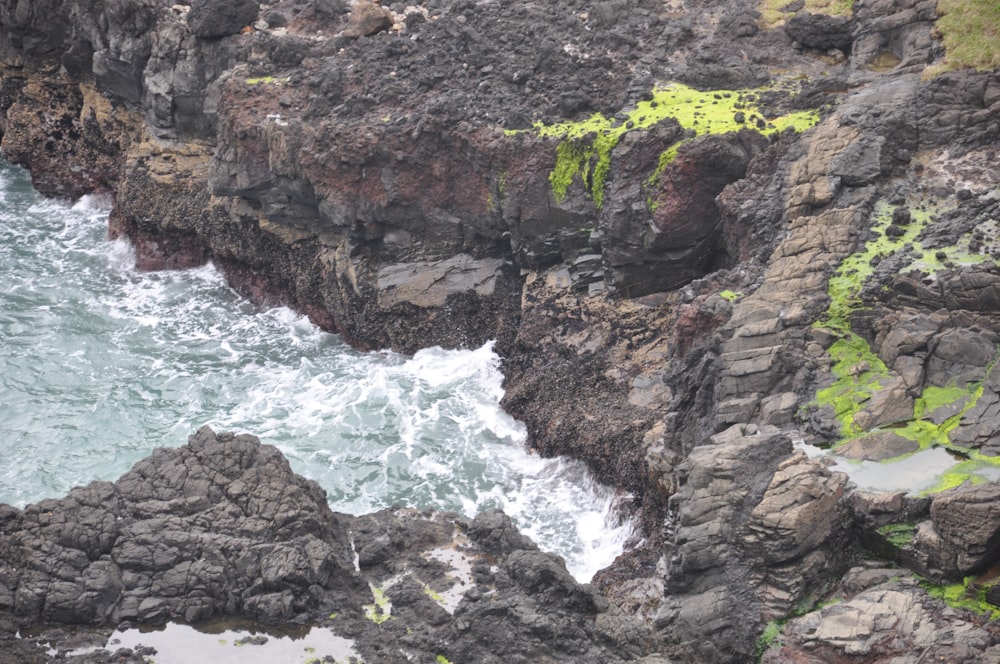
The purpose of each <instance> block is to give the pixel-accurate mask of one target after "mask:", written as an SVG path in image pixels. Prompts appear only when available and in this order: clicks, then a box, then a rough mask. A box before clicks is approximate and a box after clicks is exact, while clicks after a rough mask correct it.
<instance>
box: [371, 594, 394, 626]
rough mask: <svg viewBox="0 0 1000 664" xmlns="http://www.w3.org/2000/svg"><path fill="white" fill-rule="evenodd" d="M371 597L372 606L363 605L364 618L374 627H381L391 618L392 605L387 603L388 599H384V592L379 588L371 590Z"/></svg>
mask: <svg viewBox="0 0 1000 664" xmlns="http://www.w3.org/2000/svg"><path fill="white" fill-rule="evenodd" d="M372 597H373V598H374V600H375V601H374V602H373V603H372V604H365V605H364V610H365V618H368V620H370V621H372V622H373V623H375V624H376V625H381V624H382V623H384V622H385V621H386V620H389V618H391V617H392V616H391V615H390V614H391V612H392V605H391V604H390V603H389V598H388V597H386V594H385V592H384V591H383V590H382V589H381V588H372Z"/></svg>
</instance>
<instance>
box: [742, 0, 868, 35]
mask: <svg viewBox="0 0 1000 664" xmlns="http://www.w3.org/2000/svg"><path fill="white" fill-rule="evenodd" d="M792 4H793V3H789V2H786V0H761V2H760V5H759V7H760V13H761V23H762V24H763V26H764V27H767V28H769V27H773V26H776V25H780V24H781V23H783V22H784V20H785V19H786V18H788V17H790V16H792V14H793V13H794V12H789V11H787V9H786V8H787V7H789V6H790V5H792ZM853 5H854V0H805V4H804V6H802V7H800V8H799V9H798V11H807V12H810V13H812V14H827V15H828V16H850V15H851V11H852V7H853Z"/></svg>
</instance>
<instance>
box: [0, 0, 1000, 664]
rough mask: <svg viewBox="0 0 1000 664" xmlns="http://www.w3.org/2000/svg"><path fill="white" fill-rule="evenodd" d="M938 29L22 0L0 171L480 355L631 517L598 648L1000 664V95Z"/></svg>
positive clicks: (531, 6)
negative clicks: (97, 197) (943, 455)
mask: <svg viewBox="0 0 1000 664" xmlns="http://www.w3.org/2000/svg"><path fill="white" fill-rule="evenodd" d="M777 4H779V5H780V4H781V3H777ZM821 5H822V6H821ZM980 5H982V7H980ZM987 5H989V3H969V7H970V8H972V9H970V11H975V10H976V8H977V7H978V8H980V10H982V11H985V12H989V11H993V12H995V8H993V9H992V10H991V9H990V8H989V7H987ZM952 12H953V13H952V19H954V17H955V15H956V14H960V13H961V12H958V11H956V10H954V9H952ZM943 13H944V9H941V10H940V11H939V8H938V7H937V4H936V3H935V2H933V1H930V0H924V1H917V0H864V1H861V0H859V1H858V2H855V3H854V5H853V6H846V5H839V6H838V5H837V4H836V3H813V2H811V1H810V2H805V1H803V0H800V1H799V2H793V3H790V4H787V5H784V6H781V7H777V8H775V7H774V6H772V3H756V2H718V1H714V0H684V1H671V2H664V1H660V0H643V1H641V2H633V3H626V2H619V1H617V0H609V1H604V2H596V1H595V2H587V1H582V0H578V1H571V2H565V3H559V4H558V5H556V6H553V5H551V4H545V3H536V2H529V1H518V2H492V1H489V0H484V1H478V2H477V1H473V0H428V1H426V2H423V3H419V4H414V5H406V4H404V3H396V4H393V5H391V7H383V6H379V5H376V4H371V3H367V2H356V3H354V4H348V3H344V2H341V1H339V0H312V1H308V2H307V1H303V0H275V1H273V2H265V3H261V4H258V3H256V2H248V1H244V0H202V1H201V2H194V1H193V0H192V2H191V3H190V4H189V5H188V4H171V3H168V2H166V1H161V0H103V1H99V0H39V1H35V2H24V1H15V0H6V1H5V2H2V3H0V26H2V29H0V109H3V113H2V116H0V132H2V141H0V148H2V153H3V156H4V157H5V158H6V159H8V160H11V161H15V162H17V163H21V164H24V165H25V166H27V167H28V168H29V169H30V170H31V172H32V175H33V178H34V181H35V184H36V186H37V187H38V188H39V189H40V190H41V191H43V192H45V193H48V194H51V195H57V196H76V195H79V194H82V193H86V192H89V191H93V190H106V191H109V192H110V193H111V194H112V195H113V198H114V209H113V212H112V228H111V232H112V233H113V234H124V235H127V236H128V237H129V238H130V239H131V240H132V241H133V242H134V243H135V245H136V247H137V249H138V255H139V262H140V265H141V266H142V267H144V268H147V269H163V268H173V267H183V266H187V265H193V264H197V263H200V262H203V261H206V260H209V259H211V260H213V261H214V262H215V263H216V264H217V265H219V266H220V267H221V268H222V269H223V270H224V271H225V272H226V273H227V275H228V276H229V278H230V280H231V282H232V283H233V285H234V286H235V287H236V288H238V289H239V290H241V291H242V292H244V293H245V294H247V295H248V296H250V297H252V298H254V299H255V300H257V301H261V302H283V303H287V304H290V305H292V306H295V307H297V308H299V309H300V310H302V311H305V312H307V313H308V314H309V315H310V316H311V317H312V318H313V319H314V320H315V321H316V322H317V323H319V324H320V325H322V326H324V327H326V328H327V329H330V330H334V331H337V332H339V333H340V334H342V335H343V336H344V338H345V339H347V340H349V341H350V342H351V343H353V344H355V345H357V346H359V347H362V348H375V347H388V348H394V349H397V350H400V351H404V352H406V351H413V350H415V349H417V348H420V347H423V346H427V345H433V344H440V345H445V346H475V345H479V344H481V343H483V342H484V341H485V340H487V339H497V342H498V343H497V346H496V347H497V350H498V352H500V354H501V355H502V356H503V357H504V362H505V364H504V367H505V369H504V371H505V375H506V376H507V386H506V387H507V395H506V397H505V406H506V407H507V408H508V410H509V411H510V412H511V413H512V414H514V415H516V416H517V417H519V418H520V419H522V420H523V421H524V422H525V423H526V424H527V426H528V429H529V432H530V436H531V444H532V445H533V446H534V447H536V448H537V449H538V450H539V451H541V452H542V453H544V454H569V455H572V456H575V457H578V458H581V459H584V460H585V461H587V462H588V463H589V464H590V466H591V467H592V468H593V469H594V471H595V472H596V473H597V475H598V476H599V477H600V478H601V479H602V480H603V481H605V482H608V483H612V484H615V485H616V486H620V487H622V488H623V489H626V490H628V491H629V492H630V493H631V495H633V496H634V498H635V500H634V503H635V504H634V508H635V509H636V510H637V511H638V513H639V514H641V519H642V523H643V525H644V528H645V539H644V542H643V544H642V545H640V546H638V547H637V548H636V549H635V550H633V551H631V552H629V553H627V554H626V555H625V556H623V557H622V558H621V559H620V560H619V561H618V562H617V563H616V564H615V565H614V566H612V567H611V568H609V569H608V570H605V571H604V572H602V573H601V574H600V575H599V576H598V577H597V579H595V583H596V584H597V585H598V586H599V587H600V589H601V591H602V592H603V594H604V597H606V598H607V600H608V601H610V604H611V606H613V607H614V610H615V611H616V612H620V613H616V614H615V615H621V616H628V617H629V618H628V619H629V620H633V619H637V620H638V622H637V623H635V624H637V625H639V626H638V627H635V629H637V630H639V632H641V635H640V636H637V635H636V634H638V632H636V633H633V632H631V631H628V630H632V629H633V628H632V627H629V628H628V630H626V631H628V633H629V634H632V637H629V638H625V637H622V636H621V634H622V633H623V632H616V634H617V635H618V636H616V637H615V638H618V639H619V641H620V643H625V642H628V643H629V644H630V645H629V646H628V647H624V646H623V647H622V648H621V650H620V652H617V653H616V655H615V656H616V657H620V658H622V659H626V660H627V659H630V658H637V657H639V656H641V655H645V654H647V653H652V652H659V653H661V655H659V656H660V657H662V658H665V659H666V658H673V659H675V660H676V661H698V662H722V661H726V662H730V661H731V662H742V661H752V660H753V659H754V658H757V657H761V658H763V659H764V660H765V661H803V662H806V661H866V662H867V661H870V662H883V661H884V662H889V661H894V662H917V661H933V659H932V658H937V659H939V660H941V661H970V662H971V661H993V660H997V659H1000V648H998V647H997V646H996V644H997V643H998V641H997V634H996V625H995V624H994V623H993V622H992V621H991V620H990V617H991V616H992V615H993V614H995V612H996V609H994V608H993V606H994V604H993V603H991V602H993V601H994V600H996V597H997V594H998V593H996V592H995V591H994V590H993V584H994V583H995V581H996V565H997V563H1000V509H998V508H997V507H996V505H997V504H1000V503H997V499H998V498H1000V484H997V483H996V481H995V480H996V479H997V477H998V476H1000V475H998V473H997V472H996V471H995V468H996V467H997V466H998V465H1000V458H998V456H997V455H998V453H1000V442H998V441H1000V425H998V424H997V421H998V420H997V417H996V411H997V408H998V403H1000V378H998V377H997V371H1000V370H998V369H996V358H997V348H998V342H1000V336H998V335H1000V269H998V261H1000V245H998V244H997V232H998V227H997V225H998V223H1000V183H998V179H1000V178H998V171H997V168H996V161H997V156H998V152H997V147H996V146H997V144H998V141H1000V73H998V71H997V69H988V68H986V69H980V70H976V69H973V68H965V69H961V68H958V69H955V68H954V65H955V64H961V63H960V62H959V63H956V62H954V61H949V60H948V57H949V53H948V52H946V50H945V47H944V43H945V42H947V40H948V39H949V35H951V39H952V42H951V43H954V35H955V32H954V31H955V30H956V28H954V27H952V23H950V22H948V21H947V20H945V19H947V18H948V17H947V16H946V17H945V19H939V14H943ZM990 16H991V15H990V14H987V17H986V18H987V23H986V25H989V20H992V19H990ZM979 37H980V38H983V39H985V41H986V42H987V44H990V43H991V39H992V42H995V36H994V37H992V38H991V37H990V35H989V31H988V30H987V34H986V36H985V37H982V35H979ZM942 39H944V40H945V42H943V41H942ZM969 41H971V40H969ZM977 43H978V42H977ZM994 52H995V51H994ZM949 66H951V67H952V69H950V70H949ZM987 66H994V67H995V66H996V63H995V62H992V65H990V64H989V62H987ZM817 447H821V448H825V449H828V450H829V451H828V452H825V453H822V454H819V455H817V454H816V452H815V450H816V448H817ZM940 450H946V451H947V452H948V454H950V455H952V457H953V458H954V460H953V461H951V462H948V463H946V464H945V465H943V466H942V467H941V468H940V469H939V471H940V472H935V470H934V469H933V468H922V470H923V471H924V474H926V473H927V472H930V473H931V474H932V475H936V478H935V480H934V481H933V482H931V483H929V484H927V483H924V484H921V485H919V486H918V485H917V484H916V481H915V480H914V482H913V484H912V485H911V486H908V485H907V483H906V480H907V475H906V474H905V473H906V472H911V473H912V472H913V470H912V467H911V466H912V465H913V464H917V465H918V466H919V465H920V464H922V463H924V464H925V465H926V464H927V463H930V462H923V461H922V459H925V458H927V457H926V456H920V455H921V453H924V452H928V451H931V452H933V451H940ZM903 457H907V458H910V459H913V461H911V466H907V467H908V468H910V470H909V471H904V470H900V468H901V467H900V466H898V465H896V464H894V463H892V462H894V461H898V460H899V459H901V458H903ZM937 458H940V457H937ZM949 458H951V457H949ZM837 459H840V460H841V462H840V464H839V465H837V466H836V467H835V468H834V467H833V466H831V464H832V462H833V461H834V460H837ZM844 459H847V460H854V463H855V465H853V466H852V465H849V464H848V462H847V461H843V460H844ZM880 463H881V464H883V466H875V467H876V469H878V468H881V470H876V471H875V473H876V474H881V475H885V476H893V475H898V476H899V477H897V478H896V479H897V480H898V481H897V482H896V483H895V484H892V487H893V488H891V489H886V488H884V487H885V486H889V484H886V483H882V484H879V483H877V482H876V483H872V482H871V481H868V480H861V479H853V480H852V479H851V477H850V476H849V475H850V474H851V473H846V474H845V473H844V472H841V471H842V470H844V469H847V470H849V471H850V470H851V469H854V468H858V469H865V468H868V469H870V468H871V467H872V466H873V465H875V464H880ZM937 463H940V462H937ZM11 518H13V517H11ZM18 518H23V517H18ZM18 523H20V522H18ZM18 527H19V528H20V527H21V526H18ZM316 537H317V539H318V540H320V541H322V542H326V544H325V545H324V546H328V547H334V548H335V547H336V546H338V545H337V544H336V541H337V538H336V537H335V535H334V534H332V533H325V534H317V535H316ZM74 546H75V545H74ZM77 548H78V547H77ZM92 553H94V555H95V556H97V557H96V558H95V561H96V560H99V559H100V555H106V554H105V553H100V552H96V551H95V552H92ZM98 553H100V555H98ZM74 555H77V554H74ZM83 555H88V556H89V555H90V554H87V553H86V551H83ZM331 556H333V554H331ZM334 557H335V556H334ZM88 560H90V558H88ZM92 562H93V561H92ZM81 563H82V559H81ZM40 574H42V575H43V578H45V579H49V578H51V575H52V574H53V572H52V571H51V570H49V571H44V572H40ZM537 574H539V572H537V571H534V572H532V573H531V574H529V575H528V576H532V575H537ZM546 574H548V573H545V574H542V576H543V577H545V578H549V577H548V576H546ZM552 574H556V572H552ZM45 575H50V576H45ZM526 578H527V577H526ZM532 578H533V577H532ZM560 578H561V577H560ZM4 583H5V584H7V586H6V587H7V588H8V589H9V590H10V592H11V593H12V595H11V596H17V592H20V591H19V589H20V588H21V585H18V584H19V583H21V584H24V583H27V581H19V580H18V577H17V576H16V575H13V576H11V575H10V574H8V577H7V579H5V581H4ZM539 583H540V584H541V585H540V587H541V588H542V591H543V592H542V594H543V595H544V594H545V593H544V588H545V587H547V586H545V584H544V583H541V581H539ZM546 583H548V582H546ZM560 583H562V582H560ZM532 584H534V581H532ZM535 585H538V584H535ZM25 587H27V586H25ZM24 592H28V591H24ZM220 592H221V591H220ZM227 592H228V591H227ZM241 592H243V591H241ZM276 592H277V591H276ZM291 592H292V595H293V596H294V597H298V595H297V594H296V591H291ZM567 592H570V591H567ZM575 592H577V591H572V592H570V594H571V595H572V594H573V593H575ZM588 592H589V591H588ZM245 594H246V592H243V595H245ZM243 595H241V596H243ZM254 596H256V595H254ZM573 596H575V595H573ZM587 596H588V597H591V595H587ZM116 597H117V596H116ZM130 601H138V602H140V603H141V601H142V600H141V599H136V600H130ZM213 601H214V600H213ZM219 601H220V602H221V601H222V600H221V599H220V600H219ZM268 601H270V600H268ZM275 601H277V600H275ZM290 601H291V600H290ZM296 601H297V600H296ZM560 601H562V600H560ZM574 601H575V600H574ZM588 601H589V600H588ZM593 601H594V602H596V603H597V604H595V605H594V606H597V605H598V604H600V601H601V600H599V599H594V600H593ZM115 602H119V600H115ZM121 602H124V600H121ZM293 603H294V602H293ZM571 603H572V602H571ZM112 604H114V605H113V606H111V605H109V606H108V607H105V609H106V610H104V609H102V611H101V612H99V613H100V615H98V614H97V613H95V614H92V615H91V614H88V615H86V616H83V615H77V614H75V613H66V614H65V615H63V614H58V615H49V614H46V615H42V614H41V613H37V612H34V610H32V611H27V610H26V609H25V610H24V611H22V609H20V608H18V607H20V606H22V605H20V604H18V603H17V602H16V601H13V603H12V602H6V603H2V604H0V609H2V610H4V611H8V612H13V614H14V615H16V616H19V617H18V618H17V620H15V621H14V622H13V623H11V624H30V623H31V622H32V621H37V620H43V619H44V620H52V619H55V620H64V621H70V622H72V621H97V622H100V621H112V620H120V619H122V618H123V616H124V614H123V613H122V611H123V606H124V604H122V603H117V604H115V603H114V602H112ZM279 604H280V603H279ZM45 605H46V606H48V604H47V603H46V604H45ZM212 606H213V607H214V608H213V609H212V610H213V611H220V612H225V611H230V610H232V611H242V612H249V613H250V614H253V615H256V614H254V613H253V612H254V611H256V610H257V609H255V608H253V607H254V606H256V605H252V606H251V605H249V604H247V603H246V602H243V603H242V604H234V605H233V606H232V607H230V606H229V605H228V604H225V603H224V602H223V603H221V604H218V605H216V604H212ZM269 606H270V605H269ZM275 606H278V605H275ZM310 606H312V605H310ZM317 606H319V605H317ZM322 606H323V610H325V609H326V605H322ZM540 606H541V605H540ZM574 606H575V605H574ZM258 608H259V607H258ZM312 608H315V607H312ZM184 610H185V611H187V608H186V607H185V609H184ZM309 610H312V609H308V610H307V609H306V608H303V609H302V611H305V612H306V613H308V611H309ZM587 610H588V611H589V610H590V609H587ZM133 613H134V612H133ZM265 613H266V612H265ZM131 615H132V614H129V616H131ZM179 615H181V616H182V617H188V619H196V618H198V617H200V614H192V616H193V617H189V616H185V615H184V613H183V612H182V613H181V614H179ZM267 615H268V617H271V618H274V619H284V618H287V617H288V616H287V615H286V614H285V613H282V612H281V611H278V612H277V613H274V615H273V616H271V615H270V614H267ZM296 615H298V614H296ZM519 615H520V614H519ZM144 617H145V618H150V617H155V616H142V615H136V616H135V617H134V618H144ZM622 620H624V618H623V619H622ZM501 622H502V621H501ZM503 624H506V623H503ZM533 624H534V623H533ZM629 624H633V623H629ZM495 629H496V630H502V629H507V628H506V627H503V628H501V627H499V626H497V627H495ZM539 629H540V630H541V631H539V632H537V634H536V636H537V638H538V639H539V642H540V643H542V644H544V647H545V648H548V650H546V651H545V652H546V653H547V654H545V657H551V658H553V659H555V660H556V661H587V660H584V659H580V658H579V657H578V656H576V655H574V654H573V652H572V649H567V648H569V646H564V645H561V644H562V643H563V642H562V641H560V637H559V635H558V633H557V631H558V630H557V631H555V632H554V631H553V630H552V629H548V628H546V629H541V628H539ZM622 629H625V628H622ZM452 638H454V639H456V640H455V641H449V642H453V643H456V644H457V643H459V642H460V639H459V637H457V636H455V635H451V636H449V637H448V639H452ZM586 638H593V639H597V641H596V642H594V643H597V644H605V645H601V646H600V647H605V648H606V647H610V646H607V645H606V644H607V643H611V641H601V639H605V638H607V637H605V636H600V635H598V634H597V633H595V632H587V637H586ZM448 639H446V641H447V640H448ZM455 647H456V648H457V647H458V646H457V645H456V646H455ZM539 647H542V646H539ZM580 647H582V646H580ZM591 647H594V648H597V647H598V645H592V646H591ZM612 649H614V648H612ZM449 652H450V653H454V654H456V655H457V654H459V651H457V650H455V651H449ZM593 653H597V651H593ZM477 656H478V655H473V654H472V653H471V652H469V653H464V656H463V658H462V661H466V660H468V661H488V660H486V659H480V660H477V659H476V657H477ZM518 656H523V657H524V658H525V661H542V660H538V659H535V660H532V659H531V657H532V655H531V653H529V652H528V651H525V652H524V653H521V654H519V655H518ZM588 656H589V655H588ZM605 656H606V654H605V653H604V651H602V654H593V657H597V658H600V657H605ZM387 657H388V655H387ZM990 658H993V660H991V659H990ZM372 661H376V660H372ZM386 661H395V660H389V659H387V660H386ZM431 661H433V660H431ZM507 661H515V660H514V659H509V660H507ZM595 661H599V660H595ZM603 661H613V660H610V659H605V660H603Z"/></svg>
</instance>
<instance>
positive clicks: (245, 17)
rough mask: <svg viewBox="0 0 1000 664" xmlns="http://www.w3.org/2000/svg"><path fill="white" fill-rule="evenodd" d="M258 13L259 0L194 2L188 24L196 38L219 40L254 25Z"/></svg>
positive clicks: (207, 0)
mask: <svg viewBox="0 0 1000 664" xmlns="http://www.w3.org/2000/svg"><path fill="white" fill-rule="evenodd" d="M258 11H260V3H258V2H257V0H192V2H191V10H190V11H189V12H188V15H187V23H188V27H189V28H191V32H193V33H194V34H195V35H196V36H198V37H201V38H202V39H217V38H219V37H226V36H228V35H235V34H237V33H239V32H240V31H241V30H242V29H243V28H245V27H246V26H248V25H252V24H253V22H254V21H255V20H256V19H257V12H258Z"/></svg>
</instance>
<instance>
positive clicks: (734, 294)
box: [719, 290, 743, 302]
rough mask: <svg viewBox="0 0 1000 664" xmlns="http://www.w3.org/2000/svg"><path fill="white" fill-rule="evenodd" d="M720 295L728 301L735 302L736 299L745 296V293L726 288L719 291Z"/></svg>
mask: <svg viewBox="0 0 1000 664" xmlns="http://www.w3.org/2000/svg"><path fill="white" fill-rule="evenodd" d="M719 297H721V298H722V299H724V300H726V301H727V302H735V301H736V300H738V299H740V298H741V297H743V293H740V292H738V291H731V290H724V291H722V292H721V293H719Z"/></svg>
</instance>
